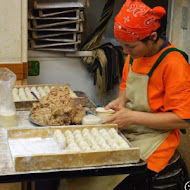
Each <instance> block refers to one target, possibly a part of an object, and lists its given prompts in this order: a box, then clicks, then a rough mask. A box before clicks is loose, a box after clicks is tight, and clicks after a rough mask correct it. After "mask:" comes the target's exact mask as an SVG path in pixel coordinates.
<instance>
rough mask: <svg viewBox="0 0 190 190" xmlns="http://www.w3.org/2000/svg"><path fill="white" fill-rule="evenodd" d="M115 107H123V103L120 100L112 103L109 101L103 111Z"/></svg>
mask: <svg viewBox="0 0 190 190" xmlns="http://www.w3.org/2000/svg"><path fill="white" fill-rule="evenodd" d="M117 107H125V101H123V100H122V99H121V98H117V99H115V100H113V101H111V102H110V103H109V104H108V105H107V106H106V107H105V109H106V110H108V109H116V108H117Z"/></svg>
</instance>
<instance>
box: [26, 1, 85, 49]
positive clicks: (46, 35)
mask: <svg viewBox="0 0 190 190" xmlns="http://www.w3.org/2000/svg"><path fill="white" fill-rule="evenodd" d="M84 7H85V5H84V2H83V1H82V0H72V1H71V0H67V1H59V0H55V1H53V0H52V1H49V2H45V1H43V0H41V1H40V0H39V1H37V0H36V1H34V4H33V8H32V9H30V10H29V16H28V18H29V21H28V28H29V49H34V50H50V51H65V52H74V51H77V50H78V45H79V44H80V43H81V33H82V32H83V21H84V15H83V12H84V11H83V9H84Z"/></svg>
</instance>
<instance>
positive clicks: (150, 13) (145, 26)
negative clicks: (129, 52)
mask: <svg viewBox="0 0 190 190" xmlns="http://www.w3.org/2000/svg"><path fill="white" fill-rule="evenodd" d="M165 14H166V11H165V9H164V8H163V7H160V6H158V7H154V8H153V9H151V8H150V7H148V6H147V5H145V4H144V3H143V2H141V0H127V1H126V2H125V4H124V5H123V7H122V8H121V10H120V11H119V13H118V14H117V16H116V17H115V23H114V35H115V37H116V38H117V39H118V40H121V41H128V42H129V41H131V42H132V41H138V40H142V39H144V38H146V37H147V36H149V35H150V34H151V33H152V32H153V31H155V30H157V29H158V28H159V27H160V23H159V21H158V19H160V18H162V16H163V15H165Z"/></svg>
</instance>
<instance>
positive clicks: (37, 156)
mask: <svg viewBox="0 0 190 190" xmlns="http://www.w3.org/2000/svg"><path fill="white" fill-rule="evenodd" d="M8 142H9V147H10V151H11V155H12V158H13V162H14V165H15V169H16V171H32V170H41V169H56V168H74V167H87V166H103V165H115V164H128V163H137V162H139V160H140V149H139V148H134V147H132V146H131V144H130V143H129V142H128V140H127V139H126V138H125V137H124V136H123V135H122V134H121V133H120V132H118V129H117V125H114V124H109V125H96V126H93V125H82V126H77V125H76V126H72V125H70V126H60V127H44V128H25V129H24V128H20V129H18V128H15V129H9V130H8Z"/></svg>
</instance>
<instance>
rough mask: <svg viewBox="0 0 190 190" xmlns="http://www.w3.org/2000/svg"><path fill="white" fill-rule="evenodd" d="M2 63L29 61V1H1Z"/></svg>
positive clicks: (0, 35) (0, 57)
mask: <svg viewBox="0 0 190 190" xmlns="http://www.w3.org/2000/svg"><path fill="white" fill-rule="evenodd" d="M0 12H1V17H0V42H1V43H0V63H22V62H27V1H22V0H12V1H11V2H10V1H7V0H1V2H0Z"/></svg>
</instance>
